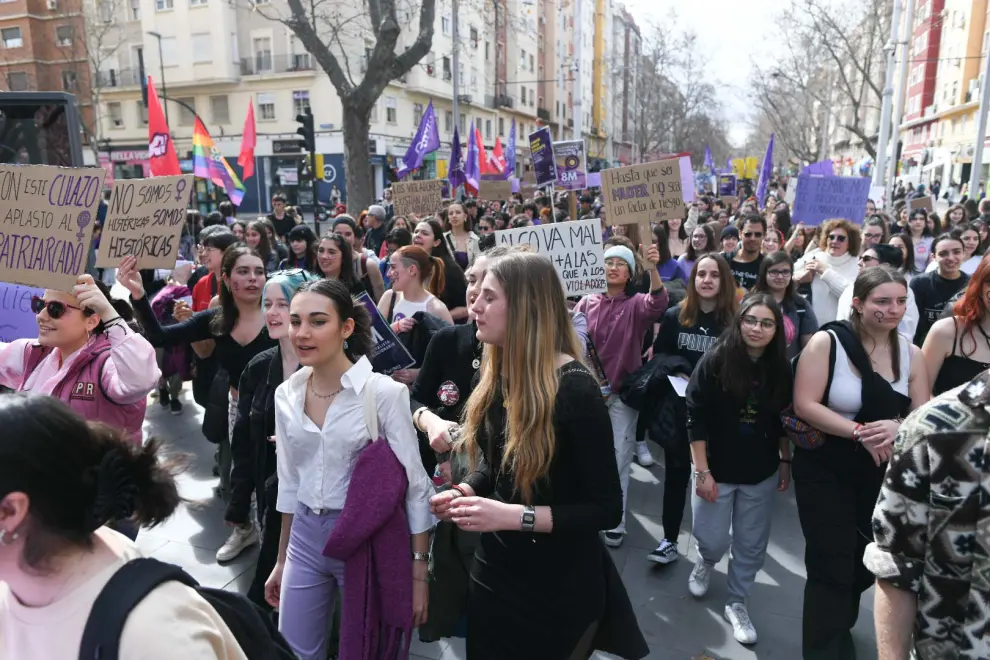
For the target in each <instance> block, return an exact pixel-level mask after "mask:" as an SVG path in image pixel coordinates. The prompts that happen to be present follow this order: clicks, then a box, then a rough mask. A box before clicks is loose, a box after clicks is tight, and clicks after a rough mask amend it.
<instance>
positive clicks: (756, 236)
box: [743, 231, 763, 238]
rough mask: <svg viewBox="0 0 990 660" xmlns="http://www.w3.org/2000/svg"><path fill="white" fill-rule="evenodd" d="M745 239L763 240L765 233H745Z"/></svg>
mask: <svg viewBox="0 0 990 660" xmlns="http://www.w3.org/2000/svg"><path fill="white" fill-rule="evenodd" d="M743 238H763V233H762V232H758V231H747V232H743Z"/></svg>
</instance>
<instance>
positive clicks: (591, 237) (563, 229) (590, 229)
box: [495, 220, 606, 296]
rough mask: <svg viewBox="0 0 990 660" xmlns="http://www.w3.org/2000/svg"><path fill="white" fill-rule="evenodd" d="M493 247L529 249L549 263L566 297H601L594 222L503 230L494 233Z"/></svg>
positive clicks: (601, 261)
mask: <svg viewBox="0 0 990 660" xmlns="http://www.w3.org/2000/svg"><path fill="white" fill-rule="evenodd" d="M495 241H496V245H505V246H512V245H531V246H533V247H534V248H535V249H536V252H537V254H541V255H543V256H545V257H546V258H548V259H549V260H550V261H551V262H553V265H554V268H556V269H557V275H558V276H559V277H560V283H561V284H562V285H563V287H564V294H565V295H567V296H583V295H586V294H589V293H604V292H605V290H606V286H605V258H604V256H603V254H604V252H603V250H602V230H601V225H600V223H599V222H598V220H578V221H574V222H563V223H553V224H547V225H536V226H533V227H520V228H519V229H503V230H501V231H497V232H495Z"/></svg>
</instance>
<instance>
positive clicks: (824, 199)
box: [791, 174, 870, 227]
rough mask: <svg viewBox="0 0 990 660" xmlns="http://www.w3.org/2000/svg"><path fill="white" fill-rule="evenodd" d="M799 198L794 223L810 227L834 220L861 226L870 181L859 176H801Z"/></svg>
mask: <svg viewBox="0 0 990 660" xmlns="http://www.w3.org/2000/svg"><path fill="white" fill-rule="evenodd" d="M795 192H796V197H795V199H794V205H793V208H792V210H791V220H792V222H795V223H797V222H803V223H804V224H805V225H808V226H809V227H812V226H816V225H820V224H821V223H823V222H825V221H826V220H831V219H832V218H842V219H845V220H849V221H850V222H856V223H859V222H862V221H863V215H864V214H865V213H866V210H865V209H866V198H867V197H868V196H869V194H870V179H869V178H867V177H858V176H812V175H808V174H802V175H800V176H798V180H797V190H796V191H795Z"/></svg>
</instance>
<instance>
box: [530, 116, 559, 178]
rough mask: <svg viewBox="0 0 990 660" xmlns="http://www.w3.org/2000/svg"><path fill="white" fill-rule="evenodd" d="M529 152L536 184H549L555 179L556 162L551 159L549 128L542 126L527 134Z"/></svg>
mask: <svg viewBox="0 0 990 660" xmlns="http://www.w3.org/2000/svg"><path fill="white" fill-rule="evenodd" d="M529 152H530V154H531V155H532V156H533V172H534V173H535V174H536V185H537V186H538V187H540V188H542V187H543V186H549V185H550V184H552V183H554V182H555V181H556V180H557V163H556V162H554V159H553V138H552V137H551V136H550V129H549V128H547V127H543V128H541V129H540V130H538V131H535V132H533V133H530V134H529Z"/></svg>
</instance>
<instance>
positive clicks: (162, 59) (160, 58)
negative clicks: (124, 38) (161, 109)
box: [148, 32, 169, 124]
mask: <svg viewBox="0 0 990 660" xmlns="http://www.w3.org/2000/svg"><path fill="white" fill-rule="evenodd" d="M148 36H149V37H154V38H155V39H158V66H159V67H160V69H159V70H160V71H161V74H162V79H161V83H162V105H163V106H165V123H166V124H169V121H168V99H167V98H166V96H168V90H167V89H166V87H165V57H164V54H163V52H162V35H161V33H159V32H148Z"/></svg>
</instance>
